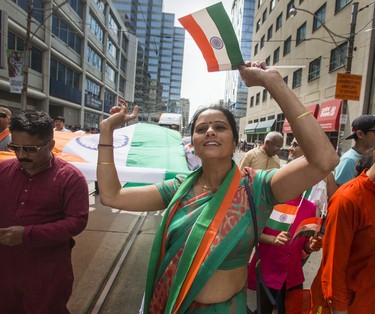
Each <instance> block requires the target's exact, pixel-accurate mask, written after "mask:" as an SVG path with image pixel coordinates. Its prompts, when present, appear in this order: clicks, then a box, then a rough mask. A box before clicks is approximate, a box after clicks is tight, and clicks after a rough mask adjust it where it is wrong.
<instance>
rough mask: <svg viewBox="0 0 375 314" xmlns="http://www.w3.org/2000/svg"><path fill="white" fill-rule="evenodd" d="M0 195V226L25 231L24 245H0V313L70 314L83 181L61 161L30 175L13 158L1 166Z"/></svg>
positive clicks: (83, 213) (83, 210) (83, 219)
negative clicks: (22, 227)
mask: <svg viewBox="0 0 375 314" xmlns="http://www.w3.org/2000/svg"><path fill="white" fill-rule="evenodd" d="M0 191H1V193H0V228H6V227H10V226H24V227H25V234H24V238H23V243H22V244H20V245H17V246H13V247H9V246H4V245H0V257H1V258H0V296H1V300H0V313H12V314H15V313H33V314H36V313H68V310H67V308H66V303H67V301H68V300H69V297H70V295H71V292H72V284H73V271H72V264H71V249H72V247H73V245H74V240H73V238H72V237H73V236H75V235H77V234H79V233H80V232H82V230H83V229H84V228H85V226H86V224H87V219H88V208H89V204H88V187H87V182H86V180H85V178H84V177H83V175H82V174H81V173H80V172H79V170H77V169H76V168H75V167H74V166H72V165H70V164H69V163H67V162H65V161H63V160H61V159H59V158H54V159H53V160H52V162H51V167H49V168H48V169H45V170H43V171H41V172H39V173H37V174H35V175H33V176H29V175H27V174H26V173H25V172H24V171H23V170H22V169H21V168H20V164H19V162H18V161H17V159H11V160H8V161H4V162H2V163H0Z"/></svg>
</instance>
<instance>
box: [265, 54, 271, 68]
mask: <svg viewBox="0 0 375 314" xmlns="http://www.w3.org/2000/svg"><path fill="white" fill-rule="evenodd" d="M266 65H267V66H268V65H271V56H268V57H267V59H266Z"/></svg>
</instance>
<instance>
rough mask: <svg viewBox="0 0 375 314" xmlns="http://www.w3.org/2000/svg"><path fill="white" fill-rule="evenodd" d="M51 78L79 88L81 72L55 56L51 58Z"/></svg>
mask: <svg viewBox="0 0 375 314" xmlns="http://www.w3.org/2000/svg"><path fill="white" fill-rule="evenodd" d="M50 78H51V79H53V80H55V81H58V82H60V83H62V84H65V85H67V86H69V87H73V88H75V89H79V79H80V75H79V73H78V72H75V71H74V70H72V69H71V68H69V67H67V66H66V65H65V64H63V63H61V62H59V61H57V60H56V59H54V58H51V69H50Z"/></svg>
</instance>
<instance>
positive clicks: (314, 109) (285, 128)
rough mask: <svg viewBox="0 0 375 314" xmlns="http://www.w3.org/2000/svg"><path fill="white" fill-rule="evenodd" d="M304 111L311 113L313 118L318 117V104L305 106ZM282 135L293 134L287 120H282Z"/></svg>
mask: <svg viewBox="0 0 375 314" xmlns="http://www.w3.org/2000/svg"><path fill="white" fill-rule="evenodd" d="M306 109H307V110H309V111H311V112H312V113H313V115H314V117H315V118H317V117H318V113H319V104H314V105H309V106H306ZM283 133H293V131H292V128H291V127H290V124H289V122H288V120H287V119H285V120H284V124H283Z"/></svg>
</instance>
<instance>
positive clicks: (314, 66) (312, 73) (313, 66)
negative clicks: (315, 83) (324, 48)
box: [308, 57, 322, 81]
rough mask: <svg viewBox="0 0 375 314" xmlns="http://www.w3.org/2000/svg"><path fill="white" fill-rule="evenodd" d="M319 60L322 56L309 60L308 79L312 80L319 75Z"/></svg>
mask: <svg viewBox="0 0 375 314" xmlns="http://www.w3.org/2000/svg"><path fill="white" fill-rule="evenodd" d="M321 60H322V57H319V58H317V59H315V60H314V61H311V62H310V65H309V77H308V81H311V80H314V79H316V78H319V77H320V63H321Z"/></svg>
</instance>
